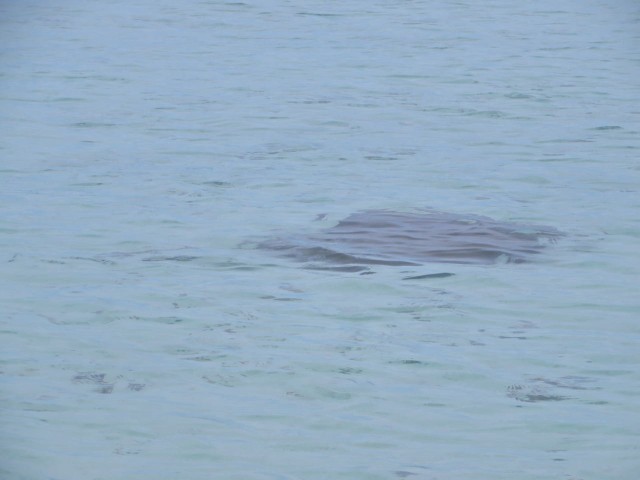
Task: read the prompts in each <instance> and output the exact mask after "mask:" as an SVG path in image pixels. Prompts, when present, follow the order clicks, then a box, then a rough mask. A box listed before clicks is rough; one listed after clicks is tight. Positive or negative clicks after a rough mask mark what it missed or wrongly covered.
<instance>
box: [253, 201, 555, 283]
mask: <svg viewBox="0 0 640 480" xmlns="http://www.w3.org/2000/svg"><path fill="white" fill-rule="evenodd" d="M561 236H562V233H561V232H560V231H558V230H556V229H555V228H553V227H543V226H534V225H522V224H518V223H508V222H499V221H496V220H493V219H491V218H488V217H483V216H478V215H460V214H454V213H444V212H418V213H401V212H393V211H385V210H371V211H364V212H358V213H354V214H352V215H350V216H348V217H347V218H345V219H344V220H342V221H340V222H339V223H338V224H337V225H335V226H333V227H331V228H328V229H326V230H322V231H319V232H316V233H311V234H309V235H293V236H288V237H285V238H274V239H270V240H267V241H264V242H261V243H260V244H259V245H258V248H262V249H267V250H272V251H274V252H276V253H277V254H278V255H280V256H284V257H288V258H291V259H294V260H297V261H301V262H305V263H306V264H307V266H308V267H310V268H323V269H325V268H326V269H331V270H342V271H363V270H368V268H367V265H392V266H393V265H396V266H418V265H422V264H424V263H433V262H440V263H460V264H492V263H523V262H527V261H530V260H531V259H532V257H533V256H535V255H537V254H539V253H541V252H542V251H543V250H544V248H545V247H546V246H547V245H548V244H550V243H554V242H555V241H556V240H557V239H558V238H559V237H561Z"/></svg>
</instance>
